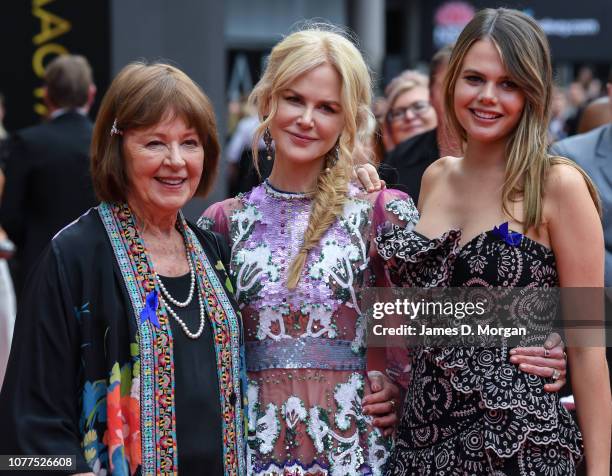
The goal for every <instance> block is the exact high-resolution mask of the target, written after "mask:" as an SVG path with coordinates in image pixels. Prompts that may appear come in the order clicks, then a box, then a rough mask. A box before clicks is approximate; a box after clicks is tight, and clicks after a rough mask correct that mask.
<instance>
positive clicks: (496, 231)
mask: <svg viewBox="0 0 612 476" xmlns="http://www.w3.org/2000/svg"><path fill="white" fill-rule="evenodd" d="M493 235H494V236H495V237H496V238H499V239H500V240H504V241H505V242H506V244H508V245H510V246H518V245H520V244H521V240H522V239H523V235H521V234H520V233H517V232H516V231H510V230H509V229H508V222H505V223H502V224H501V225H499V228H498V227H496V226H494V227H493Z"/></svg>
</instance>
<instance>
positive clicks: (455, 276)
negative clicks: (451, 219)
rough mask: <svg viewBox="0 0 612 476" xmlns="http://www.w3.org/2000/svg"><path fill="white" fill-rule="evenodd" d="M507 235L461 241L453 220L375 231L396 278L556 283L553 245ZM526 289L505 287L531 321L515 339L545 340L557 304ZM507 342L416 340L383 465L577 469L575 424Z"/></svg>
mask: <svg viewBox="0 0 612 476" xmlns="http://www.w3.org/2000/svg"><path fill="white" fill-rule="evenodd" d="M514 235H516V236H517V237H518V240H516V243H512V244H510V243H508V242H507V241H505V240H504V239H502V238H501V237H500V236H498V234H497V233H496V232H495V231H494V230H492V231H487V232H484V233H481V234H480V235H478V236H476V237H475V238H473V239H472V240H470V241H468V242H467V243H465V244H464V245H463V246H462V247H460V246H459V241H460V239H461V233H460V232H459V231H457V230H451V231H449V232H448V233H445V234H444V235H442V236H441V237H439V238H435V239H428V238H426V237H424V236H422V235H420V234H419V233H417V232H415V231H412V230H403V229H401V228H399V227H389V228H386V229H385V230H384V231H383V232H382V233H381V234H380V236H379V237H378V238H376V241H377V246H378V252H379V253H380V255H381V256H382V257H383V258H385V259H386V260H388V261H387V265H388V268H389V270H390V272H391V277H392V280H393V281H394V282H395V283H396V284H398V285H402V286H408V287H440V286H442V287H449V286H450V287H479V288H482V287H484V288H496V289H505V288H507V289H511V288H522V289H523V290H525V289H529V290H537V289H547V288H549V287H554V286H558V284H559V283H558V276H557V270H556V267H555V257H554V255H553V253H552V251H551V250H550V249H548V248H546V247H545V246H543V245H541V244H540V243H537V242H535V241H533V240H530V239H529V238H528V237H526V236H521V235H520V234H518V233H514ZM479 292H480V291H479ZM484 292H486V291H484ZM502 295H503V293H500V292H498V293H497V294H496V296H502ZM533 295H534V294H532V293H530V292H526V293H518V292H517V293H514V294H512V293H508V294H507V296H508V299H509V300H510V301H511V306H508V309H510V310H515V311H516V312H511V313H510V316H511V318H512V319H513V320H514V321H515V322H523V323H525V322H527V321H530V322H531V325H530V328H531V329H533V330H535V331H534V332H532V333H530V334H529V335H528V336H527V337H525V338H524V340H523V341H521V345H526V346H531V345H542V344H543V342H544V340H545V339H546V337H547V336H548V334H549V333H550V332H551V328H552V324H553V321H554V318H555V312H554V311H556V307H554V308H551V309H550V310H551V311H552V312H551V313H548V312H541V308H542V306H541V303H537V302H533V301H532V300H531V298H530V296H533ZM496 299H497V298H496ZM501 302H502V303H503V302H504V301H501ZM509 350H510V349H509V348H508V346H507V345H502V344H499V343H498V344H497V345H496V346H487V347H468V346H463V347H450V346H447V347H423V346H421V347H419V348H417V349H415V353H414V362H413V367H412V375H411V380H410V385H409V387H408V392H407V394H406V399H405V402H404V411H403V416H402V419H401V421H400V425H399V428H398V432H397V438H396V441H395V445H394V447H393V450H392V452H391V456H390V457H389V464H388V466H389V467H388V474H389V475H394V476H412V475H417V474H418V475H424V476H425V475H432V476H433V475H441V474H445V475H466V474H469V475H494V476H504V475H520V476H536V475H547V476H561V475H573V474H575V471H576V463H577V462H578V461H579V460H580V458H581V440H580V432H579V430H578V428H577V426H576V424H575V423H574V421H573V420H572V417H571V416H570V415H569V413H568V412H567V410H565V408H563V407H562V406H561V404H560V403H559V398H558V395H557V394H554V393H548V392H546V391H544V384H545V383H546V379H543V378H541V377H537V376H534V375H530V374H527V373H524V372H520V371H519V370H518V368H517V367H516V366H515V365H514V364H512V363H510V362H509V354H508V353H509Z"/></svg>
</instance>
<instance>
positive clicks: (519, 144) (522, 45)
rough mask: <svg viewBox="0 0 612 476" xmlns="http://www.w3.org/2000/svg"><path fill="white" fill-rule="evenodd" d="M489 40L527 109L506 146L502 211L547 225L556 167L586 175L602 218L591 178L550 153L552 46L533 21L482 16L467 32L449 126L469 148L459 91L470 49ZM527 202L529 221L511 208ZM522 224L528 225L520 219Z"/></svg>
mask: <svg viewBox="0 0 612 476" xmlns="http://www.w3.org/2000/svg"><path fill="white" fill-rule="evenodd" d="M485 38H488V39H490V40H491V41H492V42H493V44H494V45H495V46H496V47H497V50H498V51H499V54H500V56H501V60H502V62H503V64H504V66H505V68H506V70H507V72H508V75H509V77H510V79H511V80H512V81H513V82H515V83H516V84H517V86H518V87H519V88H520V90H521V91H522V92H523V94H524V95H525V107H524V108H523V112H522V115H521V118H520V120H519V123H518V124H517V126H516V129H515V130H514V132H513V133H512V135H511V137H510V138H509V140H508V143H507V144H506V174H505V180H504V184H503V188H502V206H503V211H504V213H505V214H506V215H508V216H510V217H512V218H514V219H515V220H517V221H518V222H519V223H521V224H522V225H523V229H524V231H525V232H526V231H527V230H528V229H529V228H530V227H532V226H534V227H538V226H539V225H540V224H541V223H542V203H543V195H544V182H545V179H546V174H547V172H548V171H549V169H550V167H551V166H553V165H556V164H566V165H570V166H572V167H574V168H576V169H577V170H579V171H580V173H581V174H582V176H583V177H584V180H585V182H586V184H587V187H588V189H589V193H590V194H591V197H592V199H593V202H594V203H595V206H596V208H597V211H598V212H599V213H600V214H601V203H600V201H599V197H598V195H597V190H596V188H595V185H594V184H593V182H592V180H591V179H590V178H589V177H588V175H587V174H586V173H585V172H584V171H583V170H582V169H581V168H580V167H579V166H578V165H576V164H575V163H574V162H572V161H571V160H568V159H566V158H564V157H557V156H551V155H549V154H548V153H547V149H548V136H547V128H548V123H549V121H550V106H551V97H552V85H553V80H552V67H551V58H550V48H549V45H548V40H547V39H546V35H545V33H544V31H543V30H542V28H541V27H540V26H539V25H538V23H537V22H536V21H535V20H534V19H533V18H531V17H530V16H528V15H526V14H524V13H522V12H520V11H518V10H511V9H506V8H497V9H492V8H486V9H483V10H480V11H479V12H478V13H476V15H475V16H474V18H473V19H472V20H471V21H470V22H469V23H468V24H467V25H466V27H465V28H464V29H463V31H462V32H461V34H460V35H459V38H458V39H457V42H456V43H455V46H454V48H453V51H452V54H451V57H450V62H449V66H448V72H447V74H446V83H445V98H444V100H445V106H446V111H447V114H448V119H449V124H450V126H451V128H452V129H453V130H454V132H455V133H456V134H457V136H458V137H459V138H460V139H461V140H462V141H463V142H465V140H466V139H467V135H466V131H465V129H464V128H463V127H462V126H461V124H460V123H459V120H458V119H457V115H456V113H455V108H454V95H455V85H456V84H457V80H458V78H459V75H460V73H461V68H462V65H463V60H464V58H465V55H466V54H467V52H468V50H469V49H470V47H471V46H472V45H473V44H474V43H475V42H476V41H478V40H482V39H485ZM521 199H522V200H523V210H524V214H523V217H514V216H513V215H512V213H511V212H510V203H511V202H517V201H520V200H521ZM520 218H522V219H520Z"/></svg>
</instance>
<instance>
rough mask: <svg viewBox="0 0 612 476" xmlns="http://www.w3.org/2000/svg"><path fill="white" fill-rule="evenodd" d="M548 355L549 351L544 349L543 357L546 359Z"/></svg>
mask: <svg viewBox="0 0 612 476" xmlns="http://www.w3.org/2000/svg"><path fill="white" fill-rule="evenodd" d="M549 355H550V350H548V349H544V357H548V356H549Z"/></svg>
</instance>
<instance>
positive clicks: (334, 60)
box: [249, 24, 375, 289]
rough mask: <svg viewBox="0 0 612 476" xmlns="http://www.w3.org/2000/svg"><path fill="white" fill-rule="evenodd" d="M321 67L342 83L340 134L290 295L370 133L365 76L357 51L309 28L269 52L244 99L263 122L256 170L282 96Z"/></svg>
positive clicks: (328, 30)
mask: <svg viewBox="0 0 612 476" xmlns="http://www.w3.org/2000/svg"><path fill="white" fill-rule="evenodd" d="M323 64H329V65H331V66H332V67H334V68H335V69H336V71H338V74H339V75H340V78H341V81H342V92H341V105H342V113H343V118H344V129H343V130H342V133H341V134H340V137H339V138H338V149H339V155H338V163H337V164H336V165H334V166H333V167H329V172H326V171H325V170H326V165H327V164H330V163H332V160H333V155H334V154H335V152H334V149H335V147H334V149H332V150H330V151H329V152H328V153H327V157H326V160H325V164H324V166H323V169H322V171H321V173H320V174H319V177H318V180H317V185H316V189H315V191H314V193H313V197H312V199H313V200H312V208H311V213H310V219H309V222H308V227H307V228H306V232H305V234H304V241H303V243H302V246H301V247H300V250H299V252H298V255H297V256H296V257H295V259H294V260H293V262H292V263H291V266H290V268H289V275H288V280H287V287H288V288H289V289H294V288H295V287H296V286H297V283H298V281H299V280H300V275H301V273H302V269H303V267H304V263H305V262H306V257H307V256H308V252H309V251H310V250H312V249H313V248H315V247H316V246H317V245H318V244H319V241H320V240H321V237H322V236H323V234H324V233H325V232H326V231H327V229H328V228H329V227H330V226H331V225H332V224H333V223H334V221H335V220H336V218H337V217H338V216H339V215H340V214H341V213H342V209H343V206H344V203H345V202H346V198H347V189H348V182H349V180H350V178H351V173H352V168H353V158H352V156H353V151H354V149H355V146H356V144H358V143H365V142H366V140H367V138H368V136H369V134H370V133H371V132H372V130H373V128H374V123H375V121H374V116H373V114H372V112H371V109H370V103H371V87H372V86H371V78H370V73H369V71H368V68H367V66H366V64H365V61H364V60H363V57H362V55H361V53H360V52H359V50H358V49H357V48H356V47H355V45H354V44H353V43H352V42H351V41H350V40H349V39H348V38H346V37H345V36H344V35H343V34H342V31H341V30H340V29H338V28H335V27H333V26H330V25H321V24H313V25H309V26H307V27H306V28H305V29H303V30H301V31H297V32H295V33H292V34H290V35H289V36H287V37H286V38H285V39H283V40H282V41H281V42H280V43H278V44H277V45H276V46H275V47H274V48H273V49H272V53H271V54H270V57H269V59H268V64H267V67H266V70H265V72H264V74H263V76H262V78H261V79H260V81H259V82H258V83H257V85H256V86H255V88H254V89H253V92H252V93H251V96H250V98H249V101H250V102H251V103H253V104H254V105H255V106H256V107H257V110H258V113H259V117H260V118H261V119H262V123H261V124H260V126H259V127H258V129H257V131H256V133H255V136H254V138H253V147H252V148H253V156H254V163H255V164H256V165H257V162H258V153H257V152H258V143H259V140H260V139H261V137H262V136H263V134H264V132H265V130H266V128H268V125H269V124H270V122H271V121H272V120H273V119H274V117H275V115H276V111H277V107H278V99H279V95H280V93H281V91H283V90H284V89H285V88H287V87H288V86H289V85H290V84H291V83H292V82H293V81H295V80H296V79H297V78H299V77H300V76H301V75H303V74H305V73H307V72H309V71H312V70H313V69H315V68H317V67H318V66H321V65H323Z"/></svg>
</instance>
